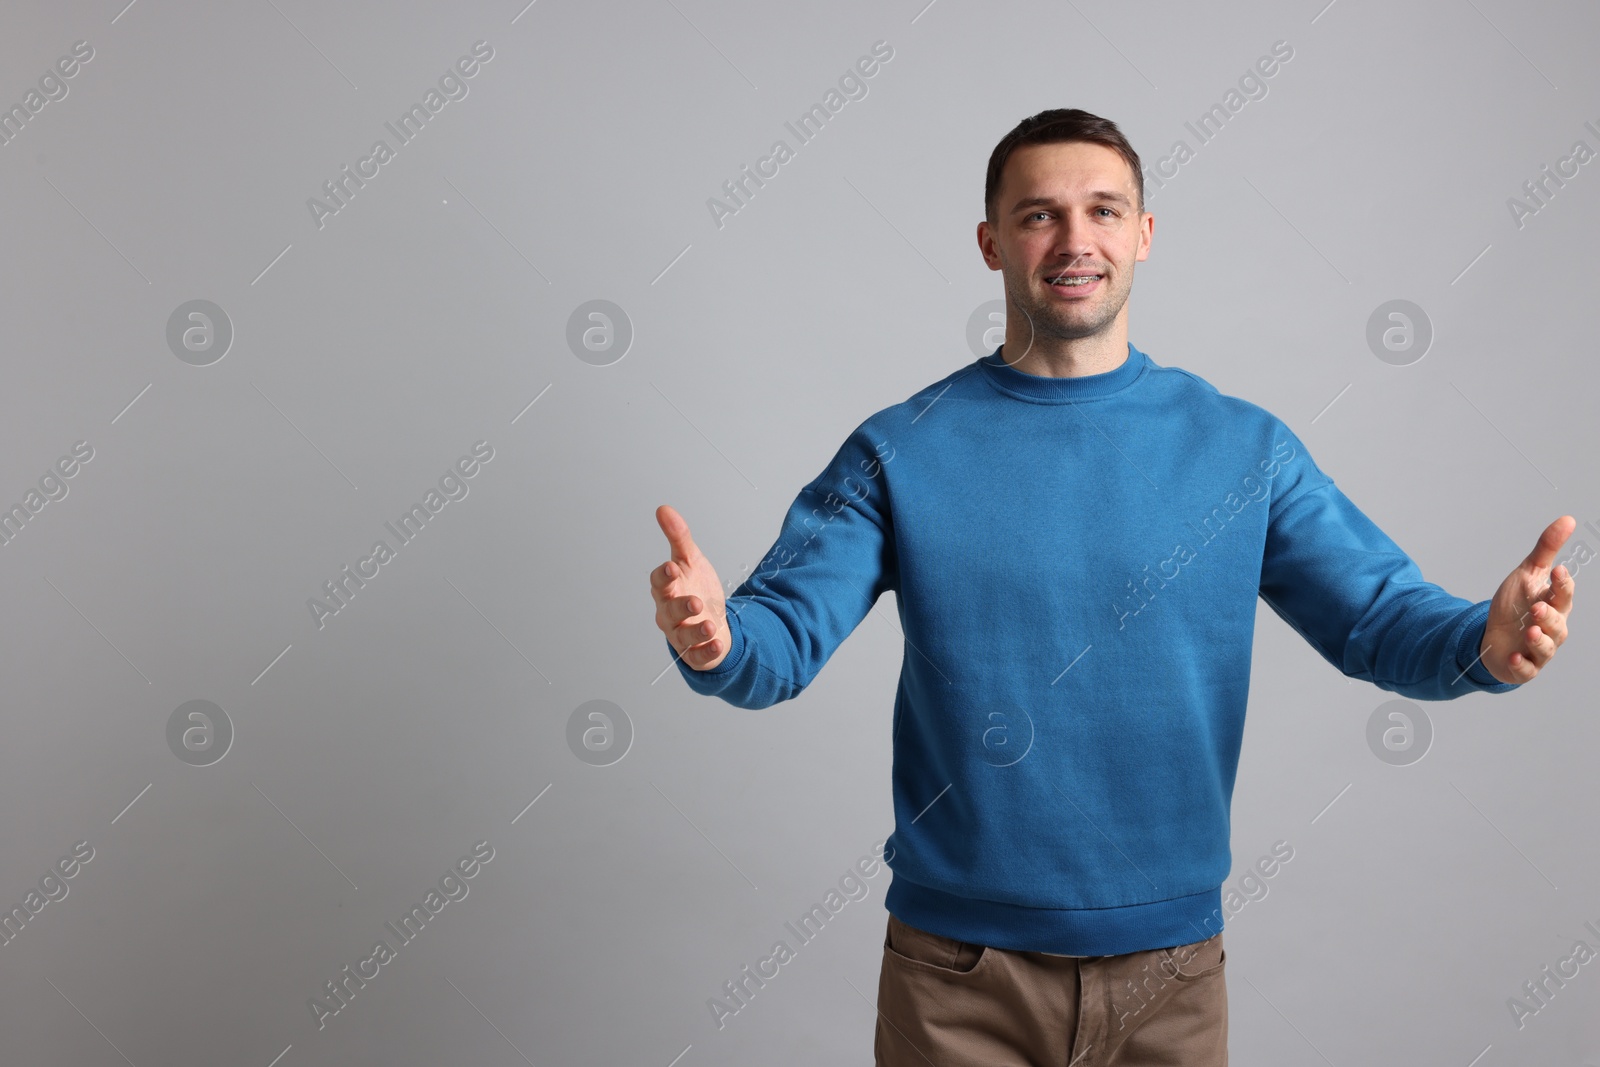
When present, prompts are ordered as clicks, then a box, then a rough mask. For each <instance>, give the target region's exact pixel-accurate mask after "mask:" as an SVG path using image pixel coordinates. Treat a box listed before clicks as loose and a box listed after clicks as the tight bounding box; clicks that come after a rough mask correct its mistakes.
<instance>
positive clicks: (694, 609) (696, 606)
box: [666, 594, 707, 625]
mask: <svg viewBox="0 0 1600 1067" xmlns="http://www.w3.org/2000/svg"><path fill="white" fill-rule="evenodd" d="M705 607H706V605H705V601H703V600H701V599H700V598H699V597H697V596H694V595H693V594H690V595H689V596H675V597H671V598H669V599H668V600H667V602H666V612H667V618H669V619H671V620H672V623H673V625H680V624H682V623H685V622H689V621H691V620H699V619H705V618H707V616H706V615H705V614H703V612H704V611H705Z"/></svg>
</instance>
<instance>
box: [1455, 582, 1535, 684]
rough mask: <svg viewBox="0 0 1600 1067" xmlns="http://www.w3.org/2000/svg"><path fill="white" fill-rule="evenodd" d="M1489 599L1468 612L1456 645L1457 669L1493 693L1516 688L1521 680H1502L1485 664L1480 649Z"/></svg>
mask: <svg viewBox="0 0 1600 1067" xmlns="http://www.w3.org/2000/svg"><path fill="white" fill-rule="evenodd" d="M1489 603H1490V602H1489V601H1487V600H1483V601H1479V602H1478V603H1477V604H1475V605H1473V608H1472V610H1471V611H1470V612H1469V613H1468V614H1467V617H1466V620H1465V622H1464V623H1463V628H1462V630H1461V639H1460V641H1459V642H1458V643H1457V645H1456V669H1457V670H1460V671H1463V672H1465V674H1466V676H1467V678H1468V680H1470V681H1471V682H1473V683H1474V684H1476V685H1478V686H1481V687H1482V688H1483V689H1484V690H1485V691H1487V692H1491V693H1504V692H1507V691H1509V690H1512V689H1515V688H1516V687H1517V686H1519V685H1521V684H1522V683H1521V682H1502V681H1501V680H1500V679H1498V678H1496V677H1495V676H1494V675H1492V674H1490V673H1489V669H1488V668H1487V667H1485V666H1484V665H1483V657H1482V656H1480V655H1479V654H1478V650H1479V649H1480V648H1482V647H1483V632H1484V628H1485V626H1486V625H1487V624H1488V620H1489Z"/></svg>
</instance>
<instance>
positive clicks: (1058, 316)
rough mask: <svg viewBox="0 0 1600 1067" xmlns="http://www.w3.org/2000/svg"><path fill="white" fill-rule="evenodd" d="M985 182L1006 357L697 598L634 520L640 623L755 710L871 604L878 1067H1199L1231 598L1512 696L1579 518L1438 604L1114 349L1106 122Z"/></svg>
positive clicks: (1475, 687)
mask: <svg viewBox="0 0 1600 1067" xmlns="http://www.w3.org/2000/svg"><path fill="white" fill-rule="evenodd" d="M984 197H985V214H986V219H985V221H984V222H981V223H979V225H978V245H979V247H980V249H981V250H982V252H983V257H984V261H985V262H986V263H988V265H989V268H990V269H991V270H999V271H1002V272H1003V278H1004V281H1005V290H1006V310H1007V314H1006V332H1005V341H1004V343H1003V344H1002V345H1001V346H1000V347H999V348H997V349H996V350H995V351H994V352H993V353H991V354H989V355H987V356H984V357H982V358H980V359H978V360H976V361H974V362H973V363H970V364H968V365H966V366H965V367H962V368H961V369H959V370H957V371H955V372H954V373H951V374H949V375H947V376H946V377H944V378H941V379H940V380H939V381H937V382H934V383H933V384H932V385H930V386H928V387H927V388H925V389H922V390H919V391H918V392H917V393H916V394H915V395H913V396H912V397H911V398H910V399H908V400H906V401H905V402H903V403H900V404H896V405H894V406H892V407H889V408H885V409H884V410H882V411H879V412H877V413H876V414H874V415H872V416H871V417H870V418H868V419H867V420H866V421H864V422H862V423H861V424H860V425H859V426H858V427H857V428H856V429H855V431H853V432H852V433H851V434H850V436H849V438H848V440H846V442H845V443H844V445H843V446H842V447H841V448H840V449H839V451H838V452H837V454H836V455H835V456H834V458H833V460H832V461H831V462H830V463H829V464H828V466H827V468H826V469H825V470H824V471H823V472H822V473H821V474H820V475H819V476H818V477H817V478H815V479H813V480H812V481H811V482H810V483H809V484H808V485H806V486H805V487H804V488H803V489H802V490H801V491H800V493H799V496H798V497H797V498H796V499H795V501H794V503H793V505H792V506H791V507H790V508H789V510H788V514H787V515H786V517H785V519H784V524H783V529H782V531H781V533H780V535H779V538H778V541H777V543H776V544H775V545H774V547H773V550H772V552H771V553H770V554H769V555H768V556H767V557H766V559H764V560H763V562H762V565H761V566H760V567H758V568H757V570H756V571H755V573H753V574H752V575H751V577H750V578H749V579H748V580H746V581H745V582H744V583H742V584H741V585H740V586H739V588H738V589H736V590H735V591H734V593H733V594H732V595H731V596H729V597H727V598H726V599H724V596H723V591H722V587H721V585H720V584H719V581H718V578H717V574H716V572H715V570H714V569H713V568H712V566H711V563H710V561H708V560H707V559H706V558H705V556H703V555H702V554H701V553H700V550H699V549H698V548H696V547H695V544H694V541H693V540H692V539H691V537H690V534H689V527H688V524H687V523H686V522H685V521H684V519H683V518H682V516H680V515H679V514H678V513H677V512H676V511H674V510H673V509H672V508H671V507H668V506H666V505H662V506H661V507H660V508H658V509H657V511H656V518H657V521H658V522H659V524H660V526H661V529H662V532H663V533H665V534H666V537H667V541H668V544H669V546H670V548H671V559H669V560H668V561H667V562H665V563H663V564H662V565H661V566H659V567H657V568H656V569H655V570H654V571H652V572H651V575H650V588H651V594H652V596H653V598H654V600H655V604H656V624H657V626H659V627H660V628H661V630H662V632H663V633H664V634H665V635H666V638H667V642H668V646H669V648H670V650H671V651H672V652H673V653H674V655H675V656H676V657H678V662H679V668H680V673H681V674H682V676H683V677H684V679H685V680H686V681H687V682H688V684H689V686H690V687H691V688H692V689H694V690H695V691H696V692H699V693H703V694H715V695H717V696H720V697H722V698H723V699H724V700H726V701H728V702H729V703H732V704H735V705H737V706H739V707H746V708H764V707H768V706H771V705H772V704H774V703H777V702H778V701H781V700H787V699H790V698H792V697H794V696H796V695H798V694H799V693H800V691H801V690H802V689H804V688H805V686H806V685H807V684H809V683H810V682H811V680H812V678H814V677H815V676H816V674H817V672H818V671H819V670H821V668H822V666H823V664H824V663H826V662H827V660H828V658H829V656H831V655H832V654H833V652H834V650H835V649H836V648H837V647H838V645H839V644H840V642H842V641H843V640H844V638H845V637H847V636H848V635H849V634H850V633H851V631H852V630H853V629H854V628H855V627H856V625H857V624H858V623H859V622H860V621H861V619H862V618H863V617H864V616H865V615H866V613H867V611H868V610H869V609H870V608H871V607H872V605H873V603H874V602H875V601H876V599H877V597H878V596H879V595H880V594H882V593H883V592H884V591H885V590H890V589H892V590H894V591H895V594H896V601H897V603H898V605H899V612H900V620H901V624H902V628H903V630H904V634H905V651H904V658H903V660H902V665H901V671H900V684H899V689H898V692H897V694H896V697H895V704H894V722H893V736H894V767H893V785H894V815H895V831H894V833H893V835H892V836H891V837H890V838H889V840H888V848H887V850H886V853H885V856H886V859H887V860H888V861H889V864H890V867H891V870H892V872H893V875H892V881H891V884H890V886H889V889H888V894H887V897H886V899H885V906H886V907H887V908H888V910H889V912H890V916H889V920H888V929H887V931H886V935H885V939H884V954H883V964H882V970H881V972H880V975H879V985H878V1007H879V1017H878V1022H877V1039H876V1062H877V1063H878V1064H880V1065H890V1067H900V1065H908V1064H918V1065H923V1064H929V1063H932V1064H937V1065H939V1067H945V1065H947V1064H967V1063H974V1064H975V1063H1030V1064H1033V1063H1038V1064H1043V1063H1051V1064H1069V1063H1070V1064H1073V1065H1077V1067H1090V1065H1108V1067H1109V1065H1128V1067H1131V1065H1135V1064H1148V1063H1156V1062H1159V1063H1181V1064H1184V1065H1185V1067H1212V1065H1219V1064H1226V1062H1227V994H1226V988H1225V984H1224V978H1223V964H1224V960H1225V954H1224V952H1223V948H1222V934H1221V931H1222V916H1223V912H1222V910H1221V891H1220V887H1221V885H1222V883H1223V882H1224V880H1225V879H1226V878H1227V876H1228V874H1229V870H1230V859H1231V857H1230V853H1229V841H1228V827H1229V805H1230V803H1231V800H1232V795H1233V784H1234V775H1235V772H1236V769H1237V767H1238V761H1239V747H1240V740H1241V736H1242V731H1243V726H1244V716H1245V700H1246V696H1247V693H1248V690H1249V672H1250V653H1251V641H1252V634H1253V628H1254V623H1255V615H1256V603H1255V602H1256V597H1257V596H1260V597H1261V598H1262V599H1263V600H1265V601H1266V602H1267V604H1268V605H1269V606H1270V607H1271V608H1272V609H1273V611H1275V612H1276V613H1277V614H1278V615H1279V616H1280V617H1281V618H1283V619H1284V620H1285V621H1286V622H1288V624H1289V625H1290V626H1291V627H1293V628H1294V629H1295V630H1296V632H1298V633H1299V634H1300V635H1301V636H1302V637H1304V638H1305V639H1306V640H1307V641H1308V642H1309V643H1310V644H1311V646H1312V647H1313V648H1315V649H1316V650H1317V651H1318V652H1319V653H1320V654H1321V655H1322V656H1323V657H1324V658H1325V659H1327V660H1328V661H1329V662H1330V663H1332V664H1333V665H1334V666H1335V667H1337V668H1338V669H1339V670H1340V671H1341V672H1342V673H1344V674H1346V675H1348V676H1349V677H1352V678H1361V679H1364V680H1366V681H1368V682H1372V683H1373V684H1374V685H1376V686H1378V687H1380V688H1382V689H1386V690H1389V691H1391V692H1395V693H1399V694H1401V695H1403V696H1408V697H1411V698H1413V699H1417V700H1444V699H1451V698H1454V697H1458V696H1462V695H1465V694H1467V693H1475V692H1482V693H1501V692H1506V691H1509V690H1511V689H1514V688H1516V687H1517V686H1518V685H1520V684H1522V683H1524V682H1527V681H1529V680H1530V679H1532V678H1534V677H1535V676H1536V675H1537V674H1538V673H1539V672H1540V670H1541V669H1542V668H1544V667H1545V666H1546V665H1548V664H1549V662H1550V660H1551V658H1552V657H1553V656H1554V655H1555V651H1556V649H1557V647H1558V646H1560V645H1561V644H1562V642H1564V641H1565V640H1566V637H1567V616H1568V614H1569V613H1570V611H1571V610H1572V600H1573V591H1574V582H1573V579H1572V576H1571V574H1570V572H1568V570H1567V568H1566V567H1564V566H1557V567H1555V568H1554V569H1553V570H1552V564H1553V563H1554V562H1555V559H1556V553H1557V551H1558V550H1559V549H1560V547H1561V546H1562V544H1564V543H1565V541H1566V540H1567V538H1568V537H1569V536H1570V535H1571V533H1572V531H1573V529H1574V527H1575V526H1576V520H1574V519H1573V518H1572V517H1571V516H1567V515H1563V516H1561V517H1560V518H1558V519H1556V520H1555V521H1554V522H1552V523H1551V524H1550V525H1549V526H1548V527H1547V528H1546V529H1545V530H1544V532H1543V534H1541V535H1540V537H1539V540H1538V543H1537V544H1536V545H1535V547H1534V549H1533V551H1532V552H1531V553H1529V555H1528V557H1527V558H1526V559H1524V560H1523V561H1522V562H1521V563H1520V564H1518V566H1517V567H1516V569H1515V570H1513V571H1512V572H1511V574H1510V575H1509V576H1507V578H1506V580H1505V581H1504V582H1503V583H1501V586H1500V588H1499V590H1498V591H1497V592H1496V593H1495V594H1494V596H1493V598H1492V599H1490V600H1485V601H1480V602H1476V603H1474V602H1470V601H1467V600H1462V599H1460V598H1457V597H1454V596H1452V595H1450V594H1449V593H1447V592H1445V591H1444V590H1443V589H1441V588H1440V587H1439V586H1437V585H1434V584H1432V583H1429V582H1426V581H1424V580H1423V577H1422V574H1421V572H1420V570H1419V569H1418V567H1417V565H1416V564H1415V563H1414V562H1413V561H1412V560H1411V559H1410V558H1409V557H1408V556H1407V555H1406V554H1405V553H1404V552H1403V551H1402V550H1401V549H1400V547H1399V546H1398V545H1396V544H1395V542H1394V541H1392V540H1391V539H1390V538H1389V537H1388V536H1387V535H1386V534H1384V532H1383V531H1382V530H1380V529H1379V528H1378V527H1377V526H1376V525H1374V524H1373V522H1372V521H1371V520H1370V519H1368V518H1367V516H1366V515H1364V514H1363V513H1362V512H1361V511H1360V510H1358V509H1357V507H1356V506H1355V505H1354V504H1353V503H1351V502H1350V500H1349V499H1348V498H1347V497H1346V496H1345V495H1344V494H1343V493H1342V492H1341V491H1340V490H1339V488H1338V487H1337V486H1336V485H1335V484H1334V482H1333V481H1332V479H1330V478H1329V476H1328V475H1327V474H1325V473H1324V472H1323V471H1322V469H1321V468H1319V467H1318V466H1317V465H1316V464H1315V463H1314V462H1313V461H1312V459H1311V456H1310V455H1309V454H1308V453H1307V451H1306V447H1305V445H1304V444H1303V443H1302V442H1301V441H1300V439H1299V438H1298V437H1297V436H1295V434H1294V433H1293V432H1292V431H1291V430H1290V429H1289V428H1288V427H1287V426H1286V425H1285V424H1284V423H1283V422H1282V421H1281V420H1279V419H1278V418H1277V417H1275V416H1273V415H1272V414H1271V413H1269V412H1267V411H1265V410H1264V409H1262V408H1260V407H1258V406H1256V405H1254V404H1251V403H1249V402H1247V401H1244V400H1241V399H1238V398H1235V397H1231V396H1227V395H1224V394H1222V393H1219V392H1218V391H1217V390H1216V389H1215V388H1214V387H1212V386H1211V385H1210V384H1208V383H1207V382H1205V381H1203V380H1202V379H1201V378H1199V377H1197V376H1196V375H1194V374H1192V373H1190V372H1188V371H1185V370H1181V369H1178V368H1176V367H1164V366H1162V365H1160V364H1158V363H1156V362H1155V361H1154V360H1152V359H1150V358H1149V357H1148V356H1146V355H1145V354H1144V353H1143V352H1141V351H1139V350H1138V349H1137V348H1135V347H1134V346H1133V345H1131V344H1129V343H1128V339H1127V338H1128V312H1127V299H1128V293H1129V291H1130V289H1131V288H1132V286H1133V270H1134V264H1135V263H1136V262H1138V261H1140V260H1143V259H1145V258H1146V256H1147V255H1148V254H1149V251H1150V240H1151V236H1152V233H1153V229H1154V216H1152V215H1151V214H1150V213H1149V212H1148V211H1145V210H1144V189H1143V181H1142V177H1141V173H1140V166H1139V157H1138V156H1137V155H1136V154H1135V153H1134V151H1133V149H1132V148H1131V147H1130V146H1129V145H1128V143H1127V141H1126V140H1125V139H1124V138H1123V136H1122V134H1121V132H1120V131H1119V130H1118V129H1117V127H1116V125H1115V124H1114V123H1112V122H1109V121H1107V120H1105V119H1102V118H1099V117H1097V116H1094V115H1091V114H1088V113H1087V112H1083V111H1079V110H1076V109H1072V110H1052V111H1045V112H1041V113H1040V114H1038V115H1035V116H1033V117H1032V118H1029V119H1026V120H1024V121H1023V122H1022V123H1020V124H1019V125H1018V126H1017V127H1016V129H1014V130H1012V131H1011V132H1010V133H1009V134H1007V135H1006V137H1005V138H1004V139H1002V140H1001V142H1000V144H999V145H998V146H997V147H996V148H995V150H994V153H993V155H992V156H991V157H990V160H989V170H988V177H987V182H986V186H985V191H984Z"/></svg>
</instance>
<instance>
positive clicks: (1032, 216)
mask: <svg viewBox="0 0 1600 1067" xmlns="http://www.w3.org/2000/svg"><path fill="white" fill-rule="evenodd" d="M1048 214H1049V212H1048V211H1035V212H1034V213H1033V214H1032V215H1029V216H1028V218H1029V219H1036V218H1038V217H1039V216H1040V215H1048Z"/></svg>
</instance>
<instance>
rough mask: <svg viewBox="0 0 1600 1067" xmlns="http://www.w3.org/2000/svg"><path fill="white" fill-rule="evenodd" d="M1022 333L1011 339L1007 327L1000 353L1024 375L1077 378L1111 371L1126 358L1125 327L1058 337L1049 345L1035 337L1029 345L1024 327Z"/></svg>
mask: <svg viewBox="0 0 1600 1067" xmlns="http://www.w3.org/2000/svg"><path fill="white" fill-rule="evenodd" d="M1024 325H1026V323H1024ZM1023 333H1024V336H1022V337H1016V338H1013V337H1012V336H1011V335H1010V334H1011V331H1010V330H1009V329H1008V330H1007V331H1006V340H1005V347H1004V348H1002V349H1001V350H1000V356H1001V358H1002V359H1004V360H1005V361H1006V362H1007V363H1008V364H1010V365H1011V366H1012V367H1013V368H1015V369H1016V370H1019V371H1022V372H1023V373H1024V374H1037V375H1039V376H1040V377H1042V378H1081V377H1084V376H1085V375H1089V374H1105V373H1106V372H1107V371H1114V370H1116V369H1117V368H1118V367H1120V366H1122V364H1123V363H1124V362H1126V361H1127V358H1128V332H1127V330H1126V329H1122V330H1108V331H1106V332H1105V333H1103V334H1097V335H1095V336H1093V337H1076V338H1062V339H1058V340H1053V341H1052V342H1051V343H1049V344H1044V343H1041V339H1040V338H1037V337H1036V338H1034V339H1033V344H1032V345H1031V346H1030V345H1029V343H1028V341H1029V339H1028V337H1027V336H1026V333H1027V331H1026V329H1024V330H1023ZM1016 352H1022V353H1024V354H1023V355H1022V356H1021V357H1020V358H1018V357H1017V356H1015V355H1014V354H1013V353H1016Z"/></svg>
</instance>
